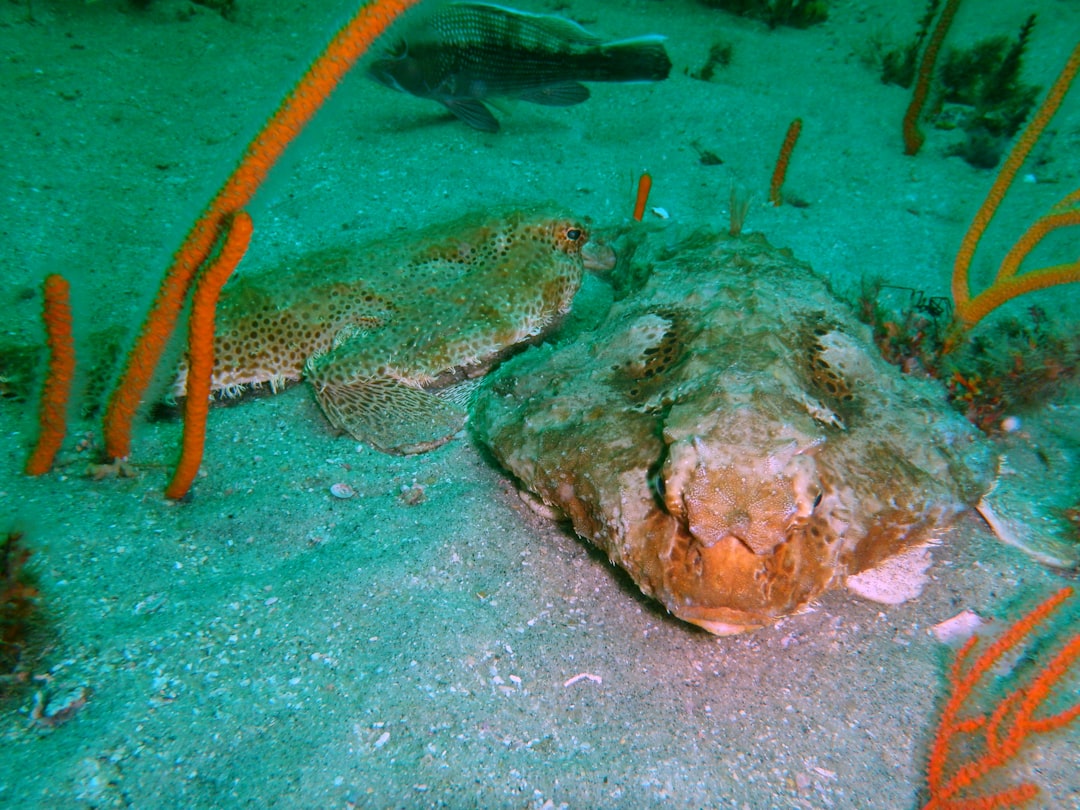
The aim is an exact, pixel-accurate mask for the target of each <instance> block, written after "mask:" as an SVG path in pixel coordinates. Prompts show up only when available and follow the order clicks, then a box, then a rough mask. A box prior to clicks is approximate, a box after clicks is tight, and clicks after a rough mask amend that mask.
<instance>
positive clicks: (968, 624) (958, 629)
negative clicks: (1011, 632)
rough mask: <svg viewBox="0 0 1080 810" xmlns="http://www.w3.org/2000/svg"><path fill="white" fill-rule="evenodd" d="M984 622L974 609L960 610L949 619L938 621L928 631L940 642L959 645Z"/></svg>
mask: <svg viewBox="0 0 1080 810" xmlns="http://www.w3.org/2000/svg"><path fill="white" fill-rule="evenodd" d="M984 624H986V620H985V619H983V617H982V616H980V615H979V614H978V613H976V612H975V611H974V610H962V611H960V612H959V613H957V614H956V615H955V616H953V617H952V618H951V619H946V620H945V621H943V622H938V623H937V624H935V625H934V626H933V627H931V628H930V631H931V632H932V633H933V634H934V638H936V639H937V640H938V641H940V642H941V643H942V644H948V645H949V646H950V647H960V646H962V645H963V644H964V642H966V641H967V640H968V639H969V638H971V637H972V636H973V635H975V633H976V632H978V630H979V628H980V627H982V626H983V625H984Z"/></svg>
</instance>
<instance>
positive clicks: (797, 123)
mask: <svg viewBox="0 0 1080 810" xmlns="http://www.w3.org/2000/svg"><path fill="white" fill-rule="evenodd" d="M801 132H802V119H801V118H796V119H795V120H794V121H792V122H791V123H790V124H789V125H788V128H787V134H786V135H784V143H783V144H782V145H781V146H780V156H779V157H777V159H776V167H775V168H774V169H773V173H772V182H771V183H769V202H771V203H772V204H773V205H774V206H778V205H780V204H781V203H783V197H782V196H781V194H780V189H781V188H783V185H784V178H785V177H787V170H788V164H789V163H790V162H791V151H792V150H793V149H794V148H795V143H796V141H798V140H799V133H801Z"/></svg>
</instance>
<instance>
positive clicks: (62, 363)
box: [25, 273, 75, 475]
mask: <svg viewBox="0 0 1080 810" xmlns="http://www.w3.org/2000/svg"><path fill="white" fill-rule="evenodd" d="M44 292H45V311H44V319H45V333H46V343H47V344H48V346H49V368H48V372H47V376H46V377H45V386H44V388H42V390H41V406H40V407H39V409H38V423H39V424H38V438H37V445H36V446H35V447H34V452H33V453H31V455H30V458H28V459H27V461H26V468H25V471H26V474H27V475H42V474H43V473H46V472H48V471H49V468H50V467H52V463H53V459H54V458H55V457H56V453H57V451H58V450H59V449H60V445H61V444H62V443H63V441H64V434H65V433H66V432H67V407H68V398H69V397H70V395H71V382H72V380H73V379H74V377H75V342H74V339H73V338H72V333H71V285H69V284H68V282H67V279H65V278H64V277H63V276H60V275H57V274H55V273H53V274H52V275H50V276H48V277H46V279H45V285H44Z"/></svg>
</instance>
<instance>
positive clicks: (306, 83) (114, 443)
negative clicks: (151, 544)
mask: <svg viewBox="0 0 1080 810" xmlns="http://www.w3.org/2000/svg"><path fill="white" fill-rule="evenodd" d="M417 2H419V0H372V2H369V3H366V4H365V5H364V6H363V7H362V8H361V9H360V10H359V11H358V12H357V13H356V14H355V15H354V16H353V18H352V19H351V20H349V22H347V23H346V24H345V25H344V26H343V27H342V28H341V30H339V31H338V33H337V34H336V35H335V36H334V38H333V39H332V40H331V41H330V44H329V45H327V47H326V49H325V50H324V51H323V52H322V53H321V54H320V55H319V57H318V58H317V59H316V60H315V61H314V62H313V63H312V65H311V67H309V68H308V70H307V72H305V73H304V75H303V76H302V77H301V78H300V81H298V82H297V83H296V85H295V87H293V89H292V92H290V93H289V94H288V95H287V96H286V97H285V100H284V101H283V102H282V104H281V106H280V107H278V109H277V111H276V112H275V113H274V115H273V116H272V117H271V118H270V120H269V121H268V122H267V123H266V125H265V126H264V127H263V128H262V130H260V132H259V134H258V135H256V136H255V138H254V139H253V140H252V141H251V143H250V144H249V145H248V147H247V149H246V150H245V151H244V155H243V157H242V158H241V160H240V164H239V165H238V166H237V167H236V169H235V170H234V171H233V173H232V174H231V175H230V176H229V178H228V180H226V181H225V185H224V186H222V188H221V190H220V191H219V192H218V193H217V195H216V196H215V197H214V199H213V200H211V202H210V205H209V206H208V207H207V208H206V210H205V211H204V212H203V214H202V216H200V217H199V219H198V220H197V221H196V223H195V225H194V226H193V227H192V229H191V230H190V231H189V232H188V235H187V237H186V238H185V239H184V242H183V244H182V245H181V246H180V249H179V250H178V251H177V253H176V255H175V257H174V258H173V263H172V266H171V267H170V268H169V270H168V271H167V272H166V274H165V277H164V279H162V282H161V286H160V287H159V288H158V293H157V296H156V297H155V299H154V303H153V305H152V306H151V308H150V312H149V313H148V314H147V316H146V320H145V321H144V322H143V325H142V329H141V330H140V332H139V337H138V339H137V340H136V343H135V346H134V347H133V348H132V350H131V353H130V354H129V355H128V359H127V363H126V365H125V367H124V371H123V373H122V375H121V377H120V381H119V382H118V383H117V386H116V388H115V390H114V391H113V394H112V396H111V397H110V398H109V403H108V406H107V407H106V411H105V452H106V453H107V454H108V455H109V456H111V457H113V458H126V457H127V456H128V455H129V454H130V452H131V427H132V424H133V422H134V420H135V415H136V413H137V411H138V408H139V405H140V403H141V402H142V397H143V394H144V393H145V392H146V389H147V388H148V387H149V386H150V382H151V380H152V379H153V376H154V371H155V369H156V368H157V365H158V363H159V362H160V360H161V355H162V354H163V353H164V351H165V347H166V346H167V345H168V342H169V340H170V338H171V336H172V333H173V330H174V329H175V328H176V321H177V319H178V318H179V315H180V310H181V309H182V308H183V305H184V301H185V299H186V297H187V293H188V290H189V288H190V287H191V282H192V280H193V279H194V277H195V275H196V273H197V272H198V270H199V268H200V267H201V266H202V265H203V263H204V262H205V261H206V260H207V258H208V257H209V255H210V252H211V251H212V250H213V246H214V244H215V243H216V242H217V240H218V239H219V238H220V236H221V230H222V223H223V222H224V220H225V218H226V217H228V216H229V215H231V214H233V213H235V212H236V211H239V210H240V209H241V208H243V207H244V206H246V205H247V204H248V202H250V201H251V199H252V197H254V195H255V192H256V191H257V190H258V188H259V186H261V185H262V183H263V181H264V180H265V179H266V176H267V175H268V174H269V172H270V169H271V168H272V167H273V165H274V164H275V163H276V162H277V161H278V159H279V158H280V157H281V155H282V153H283V152H284V151H285V148H286V147H287V146H288V145H289V143H291V142H292V140H293V139H294V138H295V137H296V136H297V135H298V134H299V133H300V130H302V129H303V128H304V126H305V125H306V124H307V123H308V121H310V120H311V118H312V117H313V116H314V115H315V113H316V112H317V111H318V110H319V108H320V107H321V106H322V104H323V102H325V101H326V99H327V98H328V97H329V96H330V94H331V93H332V92H333V90H334V88H335V87H337V85H338V83H339V82H340V81H341V79H342V78H343V77H344V76H345V75H346V74H347V73H348V72H349V70H350V69H351V68H352V66H353V65H354V64H355V63H356V60H357V59H359V58H360V56H361V55H362V54H363V53H364V52H365V51H366V50H367V49H368V48H369V47H370V46H371V44H372V43H373V42H374V41H375V40H376V39H377V38H378V37H380V36H381V35H382V34H383V32H384V31H386V29H387V28H388V27H389V26H390V24H391V23H392V22H394V20H395V19H396V18H398V17H399V16H401V15H402V14H403V13H404V12H405V11H406V10H407V9H409V8H410V7H411V6H413V5H415V4H416V3H417Z"/></svg>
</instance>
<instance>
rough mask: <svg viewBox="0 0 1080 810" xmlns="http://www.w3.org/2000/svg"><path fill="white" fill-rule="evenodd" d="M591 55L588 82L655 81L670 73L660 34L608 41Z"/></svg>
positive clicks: (669, 61)
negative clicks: (590, 71)
mask: <svg viewBox="0 0 1080 810" xmlns="http://www.w3.org/2000/svg"><path fill="white" fill-rule="evenodd" d="M593 54H594V55H593V57H592V59H590V60H589V61H591V62H592V63H593V64H592V71H593V72H592V75H590V76H588V77H587V79H586V80H587V81H596V82H658V81H662V80H664V79H666V78H667V77H668V74H669V73H670V72H671V59H670V57H668V54H667V50H666V49H665V48H664V37H662V36H660V35H659V34H648V35H647V36H643V37H634V38H632V39H620V40H616V41H615V42H607V43H605V44H603V45H601V46H599V47H597V48H596V49H595V50H594V52H593Z"/></svg>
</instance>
